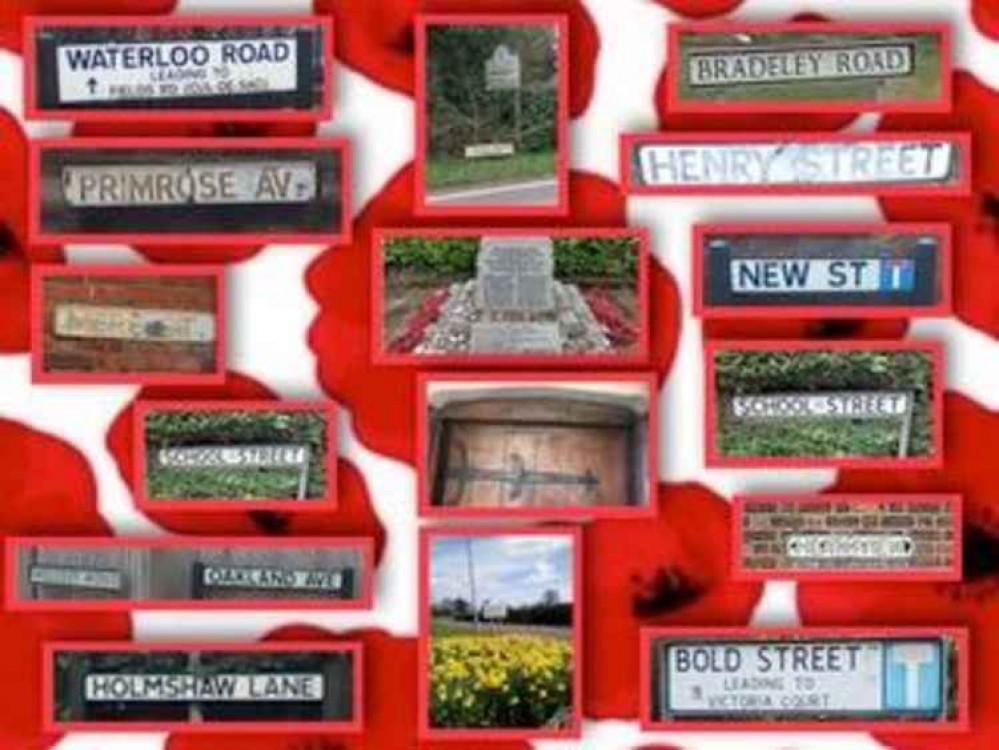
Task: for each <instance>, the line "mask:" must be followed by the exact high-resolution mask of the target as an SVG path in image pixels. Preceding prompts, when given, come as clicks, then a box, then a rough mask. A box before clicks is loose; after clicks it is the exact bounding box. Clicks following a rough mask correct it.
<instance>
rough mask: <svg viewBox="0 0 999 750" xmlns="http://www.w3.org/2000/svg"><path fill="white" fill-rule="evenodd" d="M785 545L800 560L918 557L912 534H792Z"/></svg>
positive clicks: (789, 552)
mask: <svg viewBox="0 0 999 750" xmlns="http://www.w3.org/2000/svg"><path fill="white" fill-rule="evenodd" d="M785 544H786V554H787V556H788V557H789V558H791V559H796V560H803V559H816V558H818V559H833V558H849V559H852V560H893V559H909V558H911V557H912V556H913V555H914V554H915V548H916V545H915V542H914V541H913V539H912V536H911V535H910V534H861V533H856V534H847V533H839V534H837V533H823V534H792V535H791V536H789V537H788V538H787V541H786V542H785Z"/></svg>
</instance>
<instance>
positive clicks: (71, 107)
mask: <svg viewBox="0 0 999 750" xmlns="http://www.w3.org/2000/svg"><path fill="white" fill-rule="evenodd" d="M29 33H31V34H32V35H33V41H34V46H33V50H34V53H35V54H34V56H33V57H32V58H31V59H29V60H27V61H26V64H27V65H28V66H30V70H31V73H32V74H33V76H34V90H35V97H34V98H35V101H34V104H35V106H36V107H37V108H38V109H39V110H40V111H43V112H64V113H68V116H70V117H71V116H72V114H73V112H76V111H87V110H138V111H141V110H144V109H146V110H149V109H152V110H181V111H183V110H202V111H208V110H213V109H221V110H242V111H250V112H253V111H254V110H261V111H264V112H265V116H266V113H267V112H271V111H281V110H285V111H299V112H302V111H305V112H309V111H313V112H316V111H318V110H319V108H320V106H321V105H322V103H323V101H324V94H325V89H326V87H327V85H328V83H329V81H328V80H327V78H328V73H327V63H326V60H325V57H324V48H325V41H326V40H324V39H323V36H324V33H325V32H324V28H323V25H322V24H321V23H318V22H296V23H293V22H288V23H284V22H274V23H266V24H260V23H252V22H239V23H238V24H236V23H232V22H228V23H218V22H214V21H206V20H205V19H198V20H197V21H196V22H192V23H191V25H179V24H164V23H162V22H160V21H159V20H156V19H149V20H146V21H140V22H138V24H136V23H135V22H134V21H133V22H132V23H129V24H127V25H126V24H119V23H113V22H111V23H109V22H102V21H101V20H99V19H95V20H94V21H92V22H91V23H88V24H87V25H85V26H81V25H66V24H61V23H59V21H58V20H49V19H44V18H40V19H34V21H33V23H32V25H31V26H30V27H29Z"/></svg>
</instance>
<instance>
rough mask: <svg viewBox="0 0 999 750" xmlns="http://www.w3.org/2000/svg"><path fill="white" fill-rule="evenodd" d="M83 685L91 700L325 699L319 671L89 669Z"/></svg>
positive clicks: (271, 700)
mask: <svg viewBox="0 0 999 750" xmlns="http://www.w3.org/2000/svg"><path fill="white" fill-rule="evenodd" d="M83 690H84V693H83V697H84V700H86V701H88V702H111V701H113V702H115V703H164V702H165V703H178V702H189V701H211V702H212V703H258V702H265V703H284V702H294V703H298V702H312V701H321V700H323V695H324V693H325V683H324V677H323V675H322V674H320V673H293V674H280V673H272V672H268V673H265V674H226V673H217V674H195V673H192V672H181V673H176V672H144V673H142V674H128V673H120V672H102V673H91V674H88V675H87V676H86V677H85V678H84V681H83Z"/></svg>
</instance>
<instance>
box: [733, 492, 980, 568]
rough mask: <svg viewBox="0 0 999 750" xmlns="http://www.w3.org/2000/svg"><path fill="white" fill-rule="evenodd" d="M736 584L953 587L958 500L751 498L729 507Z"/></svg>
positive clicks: (958, 551)
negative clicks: (788, 581) (927, 583)
mask: <svg viewBox="0 0 999 750" xmlns="http://www.w3.org/2000/svg"><path fill="white" fill-rule="evenodd" d="M733 542H734V545H735V548H734V554H733V555H732V560H733V568H734V570H733V574H734V576H735V577H737V578H740V579H751V580H763V579H767V578H817V579H825V578H840V579H850V578H856V579H863V580H871V579H878V580H945V581H946V580H951V581H953V580H958V579H960V577H961V567H962V522H961V502H960V498H959V497H957V496H951V495H838V494H829V495H808V496H800V497H787V496H782V495H756V496H743V497H736V499H735V530H734V535H733Z"/></svg>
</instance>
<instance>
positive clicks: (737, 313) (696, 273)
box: [691, 222, 954, 320]
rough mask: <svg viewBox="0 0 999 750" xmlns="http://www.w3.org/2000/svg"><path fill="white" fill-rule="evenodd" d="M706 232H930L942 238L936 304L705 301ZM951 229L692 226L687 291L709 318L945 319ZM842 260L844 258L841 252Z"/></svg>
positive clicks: (904, 224)
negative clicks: (721, 302)
mask: <svg viewBox="0 0 999 750" xmlns="http://www.w3.org/2000/svg"><path fill="white" fill-rule="evenodd" d="M709 234H749V235H761V236H762V235H788V236H800V235H804V236H812V235H825V234H857V235H868V236H875V235H881V234H898V235H913V236H915V235H925V234H934V235H936V236H937V237H938V238H939V240H940V245H939V247H938V248H937V272H938V274H939V280H940V300H939V301H938V302H937V303H936V304H935V305H925V306H913V305H827V304H824V305H805V304H798V305H784V304H771V305H754V306H747V307H740V306H738V305H713V304H710V303H707V302H705V295H704V282H705V275H704V274H705V270H706V267H707V266H706V264H705V262H704V260H705V256H706V255H707V253H708V252H709V249H708V247H707V242H706V239H707V236H708V235H709ZM952 235H953V231H952V228H951V226H950V224H945V223H939V222H937V223H916V222H897V223H887V224H869V223H843V224H836V223H833V222H820V223H814V224H811V223H804V222H793V223H780V224H741V223H731V224H728V223H719V224H710V223H705V224H694V228H693V239H692V245H691V249H692V250H693V254H694V257H693V263H692V264H691V268H692V279H691V289H692V290H693V299H694V303H693V304H694V315H695V316H698V317H701V318H705V319H710V318H719V319H723V318H760V319H767V318H774V319H782V320H786V319H787V318H803V319H805V318H807V319H811V318H827V319H828V318H898V317H946V316H948V315H950V314H951V313H952V312H953V300H952V297H953V287H954V280H953V236H952ZM843 257H844V258H846V257H847V256H846V255H844V256H843Z"/></svg>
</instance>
